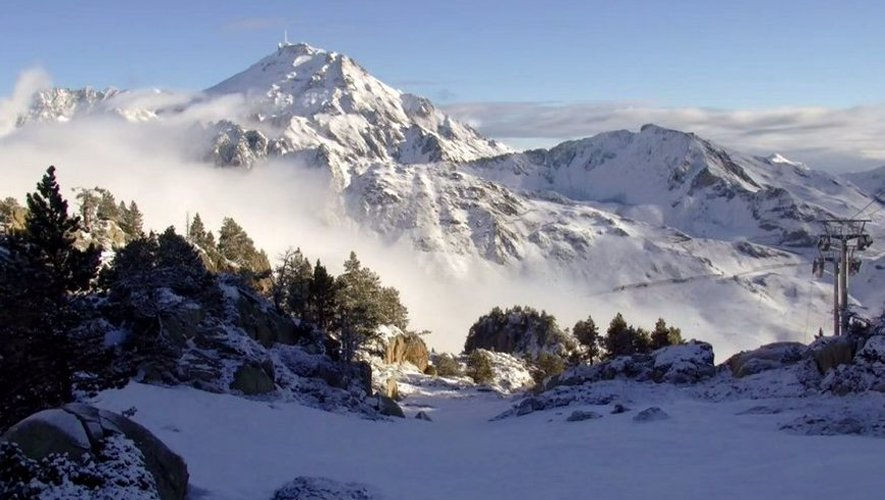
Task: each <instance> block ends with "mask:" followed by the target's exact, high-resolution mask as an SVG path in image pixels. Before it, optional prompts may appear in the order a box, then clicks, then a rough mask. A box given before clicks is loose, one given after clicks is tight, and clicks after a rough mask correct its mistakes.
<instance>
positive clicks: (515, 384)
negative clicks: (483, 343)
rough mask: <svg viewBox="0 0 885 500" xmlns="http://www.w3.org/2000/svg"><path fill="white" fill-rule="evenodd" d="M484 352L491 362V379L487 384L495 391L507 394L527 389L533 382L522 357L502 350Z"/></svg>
mask: <svg viewBox="0 0 885 500" xmlns="http://www.w3.org/2000/svg"><path fill="white" fill-rule="evenodd" d="M485 352H486V355H487V356H488V357H489V358H490V359H491V362H492V379H491V381H490V382H489V384H488V385H489V386H490V387H492V388H493V389H495V390H496V391H498V392H502V393H505V394H509V393H512V392H517V391H520V390H523V389H527V388H529V387H531V386H532V385H533V384H534V383H535V381H534V378H533V377H532V373H531V371H530V370H529V368H528V366H527V365H526V362H525V361H523V360H522V359H520V358H517V357H516V356H512V355H510V354H507V353H503V352H492V351H485Z"/></svg>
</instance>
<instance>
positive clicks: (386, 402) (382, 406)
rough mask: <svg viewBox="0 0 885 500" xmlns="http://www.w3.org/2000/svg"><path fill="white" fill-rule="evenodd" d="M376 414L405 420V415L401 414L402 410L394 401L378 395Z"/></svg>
mask: <svg viewBox="0 0 885 500" xmlns="http://www.w3.org/2000/svg"><path fill="white" fill-rule="evenodd" d="M376 408H377V409H378V412H379V413H381V414H382V415H386V416H388V417H399V418H406V414H405V413H404V412H403V409H402V408H400V406H399V405H398V404H396V401H394V400H392V399H390V398H388V397H387V396H382V395H380V394H379V395H378V405H377V407H376Z"/></svg>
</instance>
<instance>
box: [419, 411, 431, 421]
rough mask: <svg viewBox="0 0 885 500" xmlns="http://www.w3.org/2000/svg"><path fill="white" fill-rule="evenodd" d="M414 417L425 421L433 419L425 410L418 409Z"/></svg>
mask: <svg viewBox="0 0 885 500" xmlns="http://www.w3.org/2000/svg"><path fill="white" fill-rule="evenodd" d="M415 418H417V419H418V420H426V421H427V422H432V421H433V419H432V418H430V415H428V414H427V412H426V411H419V412H418V413H416V414H415Z"/></svg>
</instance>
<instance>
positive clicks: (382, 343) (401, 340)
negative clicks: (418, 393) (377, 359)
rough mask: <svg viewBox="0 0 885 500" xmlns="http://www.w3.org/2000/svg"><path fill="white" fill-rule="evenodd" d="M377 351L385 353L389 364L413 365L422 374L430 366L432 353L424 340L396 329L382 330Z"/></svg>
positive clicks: (390, 327)
mask: <svg viewBox="0 0 885 500" xmlns="http://www.w3.org/2000/svg"><path fill="white" fill-rule="evenodd" d="M376 349H378V350H380V351H381V352H383V359H384V362H385V363H387V364H402V363H411V364H413V365H415V368H417V369H418V370H420V371H422V372H423V371H424V370H426V369H427V366H428V365H429V364H430V351H429V350H428V349H427V345H426V344H425V343H424V340H422V339H421V337H419V336H418V335H417V334H414V333H406V332H403V331H401V330H400V329H399V328H396V327H392V326H388V327H382V328H381V336H380V339H379V341H378V345H377V347H376Z"/></svg>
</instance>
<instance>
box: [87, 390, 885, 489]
mask: <svg viewBox="0 0 885 500" xmlns="http://www.w3.org/2000/svg"><path fill="white" fill-rule="evenodd" d="M465 394H466V397H454V396H455V395H456V393H452V392H449V391H438V392H434V391H425V393H424V394H420V395H414V396H412V397H410V398H408V399H407V400H406V401H405V402H404V405H405V407H406V409H407V411H408V412H409V413H410V415H409V416H410V418H408V419H406V420H398V419H397V420H393V421H371V420H365V419H361V418H359V417H356V416H353V415H338V414H331V413H326V412H322V411H319V410H315V409H312V408H306V407H303V406H300V405H298V404H295V403H269V402H263V401H255V400H248V399H243V398H239V397H235V396H230V395H219V394H211V393H207V392H201V391H198V390H195V389H191V388H185V387H177V388H162V387H156V386H148V385H142V384H135V383H132V384H130V385H129V386H127V387H126V388H124V389H122V390H113V391H106V392H104V393H102V394H101V395H100V396H99V398H98V401H97V404H98V406H101V407H104V408H107V409H110V410H115V411H121V410H123V409H125V408H129V407H130V406H133V405H134V406H136V407H137V408H138V413H137V414H136V415H135V420H137V421H139V422H140V423H142V424H143V425H145V426H147V427H148V428H149V429H150V430H151V431H152V432H154V433H155V434H157V435H158V437H160V438H161V439H162V440H163V441H165V442H166V443H167V444H168V445H169V446H170V447H172V448H173V449H174V450H176V451H177V452H178V453H180V454H182V456H183V457H184V458H185V460H186V461H187V463H188V466H189V468H190V472H191V484H192V487H193V489H194V494H193V496H194V498H207V499H208V498H212V499H214V498H218V499H264V498H269V497H270V496H271V494H272V493H273V491H274V490H275V489H276V488H278V487H279V486H281V485H282V484H284V483H285V482H287V481H289V480H291V479H293V478H294V477H296V476H301V475H316V476H325V477H329V478H332V479H336V480H340V481H358V482H363V483H367V484H371V485H374V486H376V487H377V488H379V489H380V490H381V491H383V492H384V493H385V495H387V498H390V499H414V498H422V499H437V498H438V499H452V498H508V499H513V498H517V499H521V498H549V499H566V498H589V497H593V498H649V497H654V498H660V499H666V498H674V499H677V498H678V499H684V498H699V497H712V498H796V499H809V498H852V499H854V498H858V499H864V498H870V499H872V498H881V491H882V488H883V487H885V479H883V475H882V471H883V470H885V439H875V438H864V437H853V436H828V437H815V436H796V435H791V434H787V433H784V432H780V431H778V430H777V427H778V426H777V422H778V421H781V420H782V417H783V416H784V414H781V415H736V413H738V412H740V411H742V410H745V409H747V408H749V407H751V406H756V405H760V404H765V401H764V400H755V401H749V400H745V401H735V402H727V403H710V402H700V401H696V400H689V399H680V398H674V399H672V400H671V401H664V402H660V403H656V404H658V405H659V406H661V407H662V408H664V410H665V411H667V412H668V413H669V414H670V415H671V416H672V417H673V418H672V419H670V420H666V421H660V422H649V423H636V422H634V421H633V420H632V415H633V414H634V413H635V412H630V413H625V414H621V415H612V414H610V413H609V408H607V407H604V406H596V407H569V408H563V409H561V411H559V410H551V411H544V412H536V413H532V414H529V415H526V416H523V417H518V418H510V419H505V420H501V421H496V422H489V421H488V419H489V418H490V417H492V416H494V415H496V414H497V413H499V412H500V411H502V410H504V409H506V408H507V407H508V405H509V401H508V400H507V399H503V398H501V397H499V396H497V395H496V394H494V393H483V392H475V391H466V392H464V393H462V392H459V393H457V395H462V396H463V395H465ZM426 407H433V408H432V410H433V411H432V413H431V415H432V418H433V419H434V421H433V422H425V421H421V420H416V419H414V418H411V416H412V415H413V414H414V412H416V411H417V410H418V409H419V408H426ZM574 409H592V410H594V411H597V412H599V413H602V414H603V418H601V419H597V420H592V421H586V422H565V417H566V416H567V415H568V414H569V413H570V412H571V411H573V410H574ZM637 409H640V408H637Z"/></svg>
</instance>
